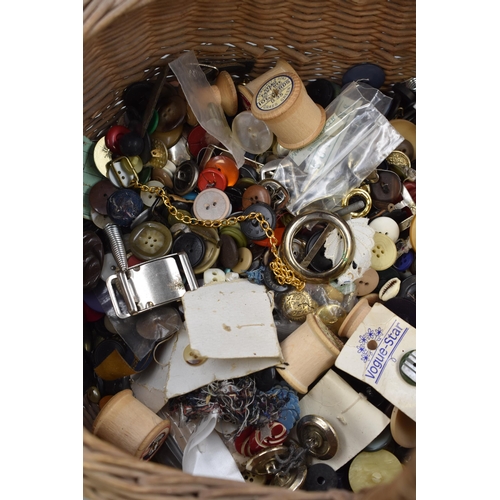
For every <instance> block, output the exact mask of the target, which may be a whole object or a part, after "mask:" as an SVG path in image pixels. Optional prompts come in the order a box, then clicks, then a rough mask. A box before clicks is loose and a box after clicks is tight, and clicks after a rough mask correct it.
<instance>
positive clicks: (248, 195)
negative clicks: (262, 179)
mask: <svg viewBox="0 0 500 500" xmlns="http://www.w3.org/2000/svg"><path fill="white" fill-rule="evenodd" d="M259 202H260V203H266V204H267V205H270V204H271V195H270V194H269V191H268V190H267V189H266V188H265V187H264V186H261V185H260V184H254V185H252V186H249V187H247V188H246V189H245V191H244V192H243V197H242V199H241V206H242V208H243V210H245V209H247V208H248V207H249V206H250V205H254V204H255V203H259Z"/></svg>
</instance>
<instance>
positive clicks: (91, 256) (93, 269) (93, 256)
mask: <svg viewBox="0 0 500 500" xmlns="http://www.w3.org/2000/svg"><path fill="white" fill-rule="evenodd" d="M103 260H104V246H103V243H102V241H101V239H100V238H99V236H97V234H96V233H95V232H94V231H84V232H83V291H84V292H85V291H87V290H92V289H93V288H94V287H95V286H96V285H97V283H98V282H99V279H100V277H101V269H102V263H103Z"/></svg>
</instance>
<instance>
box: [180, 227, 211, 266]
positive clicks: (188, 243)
mask: <svg viewBox="0 0 500 500" xmlns="http://www.w3.org/2000/svg"><path fill="white" fill-rule="evenodd" d="M172 252H173V253H179V252H186V254H187V257H188V259H189V262H190V263H191V266H193V267H196V266H197V265H198V264H199V263H200V262H201V261H202V260H203V256H204V255H205V240H204V239H203V238H202V237H201V236H199V235H198V234H196V233H182V234H180V235H179V236H177V238H176V239H175V240H174V243H173V245H172Z"/></svg>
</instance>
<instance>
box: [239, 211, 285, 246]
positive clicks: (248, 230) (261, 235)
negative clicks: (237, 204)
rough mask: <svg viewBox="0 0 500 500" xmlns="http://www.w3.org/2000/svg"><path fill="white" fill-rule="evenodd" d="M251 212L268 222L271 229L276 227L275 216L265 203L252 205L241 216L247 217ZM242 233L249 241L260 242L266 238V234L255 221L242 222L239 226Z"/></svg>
mask: <svg viewBox="0 0 500 500" xmlns="http://www.w3.org/2000/svg"><path fill="white" fill-rule="evenodd" d="M251 212H258V213H261V214H262V216H263V217H264V219H265V220H266V221H267V222H268V224H269V226H270V227H271V229H274V228H275V227H276V214H275V213H274V210H273V209H272V208H271V207H270V205H268V204H267V203H262V202H259V203H254V204H253V205H250V206H249V207H248V208H246V209H245V210H244V211H243V215H248V214H250V213H251ZM240 227H241V231H242V233H243V234H244V235H245V236H246V237H247V238H248V239H249V240H254V241H260V240H263V239H265V238H266V233H265V231H264V230H263V229H262V227H261V225H260V223H259V221H258V220H257V219H249V220H244V221H243V222H241V224H240Z"/></svg>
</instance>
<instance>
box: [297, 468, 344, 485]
mask: <svg viewBox="0 0 500 500" xmlns="http://www.w3.org/2000/svg"><path fill="white" fill-rule="evenodd" d="M338 487H339V477H338V474H337V473H336V472H335V471H334V470H333V469H332V468H331V467H330V466H329V465H327V464H314V465H311V466H309V467H308V468H307V476H306V480H305V482H304V490H306V491H327V490H331V489H334V488H338Z"/></svg>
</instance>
